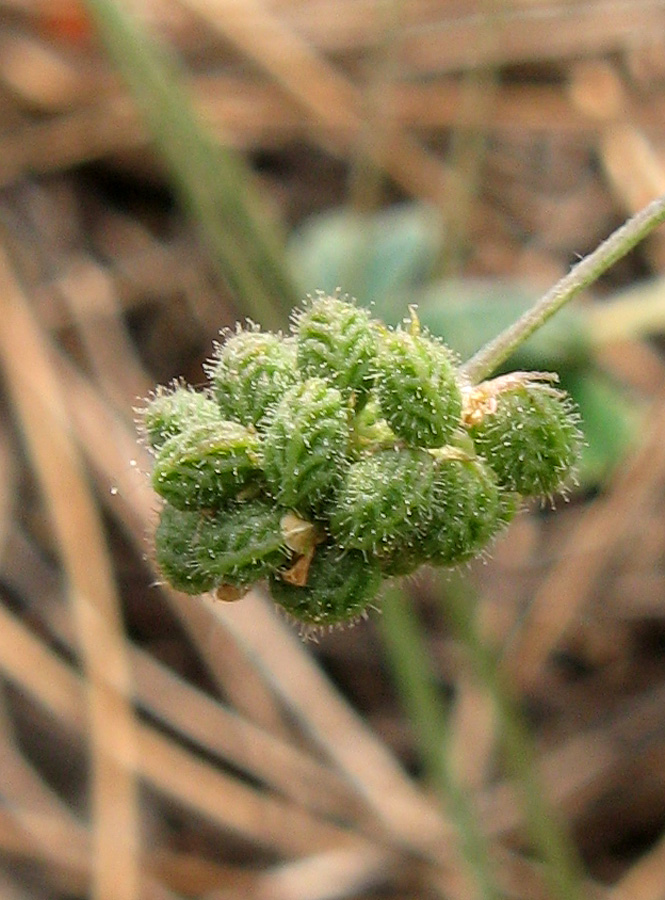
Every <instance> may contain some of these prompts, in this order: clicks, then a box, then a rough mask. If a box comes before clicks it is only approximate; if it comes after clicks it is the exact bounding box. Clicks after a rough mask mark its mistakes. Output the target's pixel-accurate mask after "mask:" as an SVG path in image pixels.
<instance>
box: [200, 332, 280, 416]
mask: <svg viewBox="0 0 665 900" xmlns="http://www.w3.org/2000/svg"><path fill="white" fill-rule="evenodd" d="M204 368H205V371H206V372H207V374H208V376H209V378H210V381H211V387H212V392H213V395H214V397H215V400H216V401H217V405H218V406H219V410H220V414H221V416H222V417H223V418H225V419H230V420H232V421H235V422H240V423H241V424H243V425H254V426H257V427H260V426H261V425H262V423H263V421H264V418H265V415H266V413H267V412H268V410H270V408H271V407H272V406H274V405H275V404H276V403H277V402H278V401H279V400H280V399H281V397H282V396H283V395H284V393H285V392H286V391H287V390H288V389H289V388H290V387H291V385H293V384H295V383H296V381H297V380H298V372H297V369H296V362H295V343H294V342H293V341H292V340H289V339H284V338H282V337H281V336H280V335H277V334H271V333H269V332H263V331H259V330H258V328H256V327H254V326H252V327H250V328H249V329H248V330H242V329H239V330H238V331H236V332H235V334H232V335H230V336H229V337H228V338H227V339H226V340H225V341H224V342H223V343H219V344H217V345H216V346H215V354H214V357H213V359H212V360H210V362H209V363H207V364H206V366H205V367H204Z"/></svg>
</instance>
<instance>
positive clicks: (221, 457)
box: [152, 421, 262, 509]
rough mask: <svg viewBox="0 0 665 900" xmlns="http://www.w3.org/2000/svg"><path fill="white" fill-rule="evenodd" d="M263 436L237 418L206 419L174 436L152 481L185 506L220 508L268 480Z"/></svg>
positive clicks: (170, 499) (160, 455)
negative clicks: (263, 460)
mask: <svg viewBox="0 0 665 900" xmlns="http://www.w3.org/2000/svg"><path fill="white" fill-rule="evenodd" d="M260 464H261V456H260V441H259V437H258V435H257V434H256V433H255V432H254V431H252V430H251V429H249V428H245V427H244V426H243V425H239V424H238V423H237V422H226V421H219V422H215V423H204V424H203V425H195V426H194V427H192V428H189V429H187V430H186V431H183V432H182V433H181V434H177V435H175V436H174V437H172V438H169V440H168V441H166V443H164V444H163V445H162V447H161V449H160V450H159V452H158V454H157V458H156V460H155V467H154V469H153V473H152V485H153V487H154V489H155V491H157V493H158V494H160V495H161V496H162V497H164V499H165V500H168V502H169V503H171V504H172V505H173V506H176V507H178V508H179V509H216V508H218V507H220V506H222V505H223V504H224V503H226V502H227V501H228V500H231V499H234V498H236V497H237V496H238V495H239V494H240V493H241V492H242V491H246V490H247V489H248V488H249V487H250V486H251V485H252V484H255V483H257V482H260V481H261V480H262V472H261V469H260Z"/></svg>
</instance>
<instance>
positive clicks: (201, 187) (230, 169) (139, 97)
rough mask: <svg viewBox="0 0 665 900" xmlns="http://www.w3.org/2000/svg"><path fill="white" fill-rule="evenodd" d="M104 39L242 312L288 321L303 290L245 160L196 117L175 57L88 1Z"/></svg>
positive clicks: (128, 19) (101, 2)
mask: <svg viewBox="0 0 665 900" xmlns="http://www.w3.org/2000/svg"><path fill="white" fill-rule="evenodd" d="M85 3H86V6H87V9H88V11H89V13H90V15H91V17H92V19H93V21H94V23H95V25H96V27H97V29H98V31H99V34H100V36H101V38H102V39H103V41H104V43H105V44H106V46H107V49H108V51H109V53H110V55H111V57H112V58H113V59H114V61H115V64H116V65H117V67H118V70H119V71H120V73H121V75H122V76H123V78H124V79H125V80H126V81H127V83H128V85H129V87H130V89H131V91H132V93H133V95H134V98H135V100H136V102H137V104H138V106H139V109H140V110H141V111H142V114H143V116H144V118H145V122H146V125H147V127H148V129H149V131H150V133H151V134H152V137H153V140H154V143H155V146H156V148H157V150H158V152H159V153H160V154H161V157H162V159H163V160H164V162H165V164H166V166H167V169H168V171H169V175H170V177H171V179H172V181H173V184H174V186H175V188H176V190H177V191H178V193H179V195H180V197H181V199H182V201H183V203H184V205H185V206H186V207H187V209H188V210H189V212H190V213H191V214H192V216H193V217H194V218H195V219H196V220H197V221H198V223H199V225H200V227H201V230H202V233H203V236H204V238H205V240H206V241H207V244H208V246H209V249H210V251H211V253H212V256H213V261H214V262H215V263H216V264H217V266H218V268H219V270H220V272H221V274H222V276H223V277H224V279H225V280H226V281H227V283H228V284H229V286H230V288H231V290H232V291H233V292H234V293H235V294H236V296H237V297H238V299H239V301H240V304H241V306H242V308H243V311H244V312H246V313H247V314H249V315H251V316H252V317H253V318H255V319H256V320H257V321H259V322H260V323H261V324H262V325H264V326H265V327H267V328H277V327H279V326H280V325H283V324H284V323H285V322H286V320H287V318H288V314H289V311H290V310H291V308H292V307H293V306H294V305H296V304H297V302H298V300H299V297H298V292H297V289H296V286H295V282H294V281H293V279H292V277H291V274H290V273H289V272H288V270H287V268H286V263H285V256H284V252H283V249H282V247H281V246H280V242H279V240H278V239H277V236H276V234H275V233H274V232H273V230H272V228H271V227H270V224H269V219H268V216H267V214H266V212H265V210H264V209H262V202H261V199H260V197H259V196H258V194H257V191H256V189H255V187H254V185H253V183H252V173H251V170H250V169H249V167H248V166H246V165H245V163H244V161H243V159H242V158H241V157H240V156H239V155H238V154H236V153H234V152H232V151H231V150H230V149H229V148H227V147H223V146H222V145H220V144H219V143H217V142H216V141H215V140H213V138H212V137H211V135H210V134H209V133H208V132H207V131H206V129H205V128H204V127H203V125H202V124H201V122H200V121H199V118H198V116H197V115H196V113H195V111H194V109H193V107H192V102H191V99H190V97H189V96H188V94H187V92H186V90H185V88H184V76H183V73H182V71H181V69H180V67H179V66H178V64H177V62H176V60H175V59H174V58H173V57H172V56H170V55H169V54H168V53H167V52H166V50H165V48H164V47H162V46H161V45H159V44H157V43H156V42H155V40H154V39H153V37H152V36H151V35H148V34H147V33H145V31H144V29H143V28H142V27H141V26H140V24H139V23H138V21H137V20H136V19H135V18H134V17H132V16H131V15H129V14H127V13H126V12H125V11H124V10H123V9H122V8H121V6H120V4H119V3H116V2H113V0H85Z"/></svg>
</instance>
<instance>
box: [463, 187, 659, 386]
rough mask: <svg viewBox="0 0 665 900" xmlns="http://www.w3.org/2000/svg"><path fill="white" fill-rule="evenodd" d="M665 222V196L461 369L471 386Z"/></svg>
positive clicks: (639, 215) (641, 211)
mask: <svg viewBox="0 0 665 900" xmlns="http://www.w3.org/2000/svg"><path fill="white" fill-rule="evenodd" d="M663 221H665V197H660V198H659V199H658V200H654V201H653V202H652V203H650V204H649V205H648V206H645V207H644V209H642V210H640V212H638V213H637V214H636V215H635V216H633V217H632V219H629V220H628V221H627V222H625V223H624V224H623V225H622V226H621V227H620V228H618V229H617V230H616V231H615V232H614V233H613V234H611V235H610V236H609V237H608V238H607V240H605V241H603V243H602V244H601V245H600V246H599V247H597V248H596V249H595V250H594V251H593V253H590V254H589V255H588V256H585V257H584V259H583V260H581V261H580V262H579V263H577V265H575V266H573V268H572V269H571V270H570V272H569V273H568V274H567V275H565V276H564V277H563V278H562V279H561V280H560V281H559V282H558V283H557V284H555V285H554V287H553V288H552V289H551V290H549V291H548V292H547V293H546V294H545V295H544V296H543V297H541V298H540V300H538V301H536V303H535V304H534V305H533V306H532V307H531V309H530V310H527V312H526V313H525V314H524V315H523V316H521V317H520V318H519V319H518V320H517V322H515V323H514V324H513V325H511V326H509V327H508V328H506V330H505V331H502V332H501V334H499V335H498V336H497V337H496V338H494V340H492V341H490V342H489V343H488V344H486V345H485V346H484V347H482V348H481V349H480V350H479V351H478V352H477V353H476V354H475V355H474V356H472V357H471V359H469V360H467V362H465V363H464V365H463V366H462V367H461V369H460V372H461V374H462V376H463V377H464V378H465V379H466V380H467V381H468V382H469V383H470V384H478V382H480V381H482V380H483V379H484V378H487V377H488V376H489V375H491V374H492V372H494V370H495V369H496V368H497V367H498V366H499V365H501V363H502V362H504V361H505V360H506V359H507V358H508V357H509V356H510V355H511V354H512V353H514V351H515V350H516V349H517V348H518V347H519V346H520V345H521V344H523V343H524V341H526V339H527V338H528V337H529V336H530V335H532V334H533V332H534V331H536V330H537V329H538V328H540V327H541V326H542V325H544V324H545V322H547V320H548V319H549V318H550V317H551V316H553V315H554V313H555V312H557V310H559V309H561V307H562V306H564V304H566V303H568V301H569V300H571V299H572V298H573V297H574V296H575V295H576V294H579V292H580V291H582V290H583V289H584V288H586V287H588V286H589V285H590V284H593V282H594V281H596V280H597V279H598V278H599V277H600V276H601V275H602V274H603V272H606V271H607V269H609V268H610V266H612V265H614V263H615V262H616V261H617V260H619V259H621V257H622V256H625V255H626V254H627V253H628V252H629V251H630V250H632V249H633V247H635V246H636V245H637V244H639V242H640V241H642V240H643V239H644V238H645V237H646V236H647V235H648V234H649V233H650V232H651V231H653V229H654V228H656V227H657V226H658V225H660V224H661V223H662V222H663Z"/></svg>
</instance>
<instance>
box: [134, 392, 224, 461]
mask: <svg viewBox="0 0 665 900" xmlns="http://www.w3.org/2000/svg"><path fill="white" fill-rule="evenodd" d="M137 412H138V415H139V417H140V424H139V429H140V431H141V434H142V436H143V437H144V439H145V442H146V444H147V445H148V447H150V449H151V450H153V451H156V450H159V448H160V447H161V446H162V444H164V443H165V442H166V441H167V440H168V439H169V438H171V437H174V436H175V435H176V434H180V433H181V432H183V431H185V430H186V429H187V428H190V427H191V426H192V425H198V424H203V423H205V422H218V421H219V420H220V415H219V410H218V408H217V404H216V403H215V401H214V400H213V399H212V398H211V397H210V396H208V394H205V393H203V392H202V391H195V390H194V389H193V388H191V387H189V386H188V385H185V384H180V383H177V382H176V383H174V384H172V385H171V386H170V387H167V388H165V387H162V386H160V387H158V388H157V390H156V391H155V393H154V395H153V396H152V397H150V398H148V401H147V405H146V406H145V407H144V408H143V409H140V410H137Z"/></svg>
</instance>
